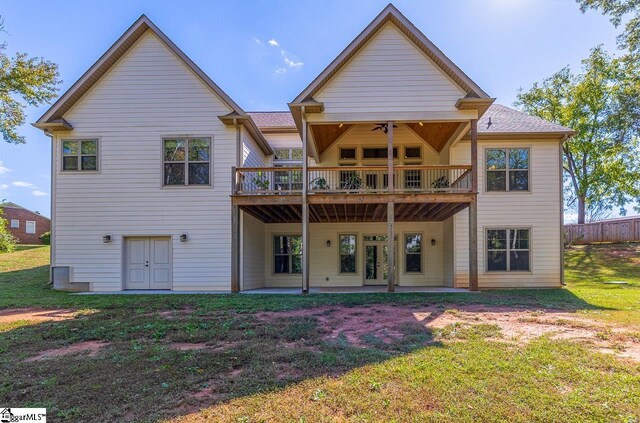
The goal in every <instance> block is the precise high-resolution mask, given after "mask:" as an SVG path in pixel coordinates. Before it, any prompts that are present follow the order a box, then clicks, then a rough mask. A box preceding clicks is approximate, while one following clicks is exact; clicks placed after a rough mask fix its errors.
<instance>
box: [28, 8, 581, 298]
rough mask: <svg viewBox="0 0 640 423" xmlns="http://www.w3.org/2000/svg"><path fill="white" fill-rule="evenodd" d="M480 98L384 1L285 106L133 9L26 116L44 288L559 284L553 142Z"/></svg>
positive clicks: (532, 124)
mask: <svg viewBox="0 0 640 423" xmlns="http://www.w3.org/2000/svg"><path fill="white" fill-rule="evenodd" d="M309 54H311V53H309ZM493 103H494V99H493V98H491V97H490V96H489V95H488V94H487V93H485V92H484V91H483V90H482V89H481V88H480V87H479V86H478V85H477V84H476V83H474V82H473V81H472V80H471V79H470V78H469V77H468V76H467V75H465V74H464V72H463V71H462V70H460V69H459V68H458V67H457V66H456V65H455V64H454V63H453V62H451V60H450V59H448V58H447V57H446V56H445V55H444V54H443V53H442V52H441V51H440V50H439V49H438V48H437V47H436V46H434V45H433V44H432V43H431V41H429V40H428V39H427V38H426V37H425V36H424V35H423V34H422V33H421V32H420V31H419V30H418V29H417V28H416V27H414V26H413V25H412V24H411V22H409V21H408V20H407V19H406V18H405V17H404V16H403V15H402V14H401V13H400V12H399V11H398V10H397V9H396V8H395V7H393V6H392V5H389V6H387V7H386V8H385V9H384V10H383V11H382V12H381V14H380V15H379V16H378V17H376V18H375V20H374V21H373V22H372V23H371V24H370V25H369V26H368V27H367V28H365V29H364V31H363V32H362V33H361V34H360V35H358V37H357V38H356V39H355V40H353V42H351V44H349V45H348V46H347V48H346V49H345V50H344V51H343V52H342V53H340V55H339V56H338V57H337V58H336V59H335V60H334V61H333V62H332V63H331V64H330V65H329V66H328V67H327V68H326V69H325V70H324V71H323V72H322V73H321V74H320V75H318V77H316V78H315V79H314V80H313V82H312V83H311V84H310V85H309V86H308V87H306V88H305V89H304V90H303V91H302V92H301V93H300V95H298V96H297V97H296V98H295V99H293V101H292V102H291V103H289V111H286V112H256V113H247V112H245V111H244V110H243V109H242V108H241V107H240V106H239V105H238V104H236V103H235V102H234V101H233V100H232V99H231V98H229V96H227V95H226V94H225V93H224V92H223V91H222V90H221V89H220V88H219V87H218V86H217V85H216V84H215V83H214V82H213V81H212V80H211V79H210V78H209V77H208V76H207V75H205V74H204V73H203V72H202V70H200V69H199V68H198V67H197V66H196V65H195V64H194V63H193V62H192V61H191V60H190V59H189V58H188V57H187V56H185V54H184V53H182V52H181V51H180V50H179V49H178V47H176V46H175V45H174V44H173V43H172V42H171V41H170V40H169V39H168V38H167V36H166V35H164V34H163V33H162V32H161V31H160V30H159V29H158V28H157V27H156V26H155V25H154V24H153V23H152V22H151V21H150V20H149V19H148V18H147V17H145V16H142V17H141V18H140V19H139V20H138V21H136V22H135V23H134V24H133V26H132V27H131V28H129V30H127V32H126V33H125V34H124V35H123V36H122V37H121V38H120V39H118V40H117V41H116V43H115V44H114V45H113V46H112V47H111V48H110V49H109V50H108V51H107V52H106V53H105V54H104V55H103V56H102V57H101V58H100V59H99V60H98V61H97V62H96V63H95V64H94V65H93V66H92V67H91V68H90V69H89V70H88V71H87V72H86V73H85V74H84V75H83V76H82V77H81V78H80V80H79V81H78V82H76V83H75V84H74V85H73V86H72V87H71V88H70V89H69V91H68V92H67V93H65V94H64V95H63V96H62V97H61V98H60V99H59V100H58V101H57V102H56V103H55V104H54V105H53V106H52V107H51V108H50V110H49V111H47V112H46V113H45V114H44V115H43V116H42V118H40V120H38V122H37V123H36V124H35V126H36V127H38V128H41V129H43V130H44V131H45V132H46V133H47V134H50V135H51V137H52V142H53V150H52V151H53V163H52V169H53V172H52V177H53V186H54V190H53V192H52V200H53V212H52V218H53V222H54V226H53V228H54V229H53V237H52V261H51V263H52V266H53V269H54V272H53V273H54V278H55V277H56V276H55V275H56V274H57V272H59V275H61V276H60V278H62V279H64V281H63V282H65V283H66V282H69V284H70V285H71V286H72V285H73V284H83V286H86V288H87V289H90V290H92V291H119V290H123V289H171V290H176V291H189V290H210V291H216V290H217V291H229V290H231V291H239V290H247V289H255V288H263V287H266V288H269V287H300V288H303V289H304V290H306V289H308V288H309V287H311V288H314V287H347V286H348V287H352V286H363V285H386V286H388V287H389V290H393V289H394V286H396V285H398V286H401V287H402V286H429V287H458V288H466V287H469V288H470V289H472V290H475V289H488V288H516V287H517V288H538V287H560V286H561V283H562V224H563V222H562V189H561V188H562V174H561V165H562V161H561V157H562V156H561V144H562V142H563V141H564V140H565V139H567V138H568V137H569V136H571V135H572V134H573V131H572V130H570V129H567V128H563V127H560V126H558V125H554V124H551V123H548V122H545V121H543V120H541V119H538V118H535V117H531V116H527V115H525V114H523V113H520V112H518V111H515V110H513V109H510V108H508V107H505V106H500V105H496V104H493ZM305 181H308V182H307V183H305ZM67 279H68V280H67ZM58 286H61V285H58ZM65 286H66V285H65Z"/></svg>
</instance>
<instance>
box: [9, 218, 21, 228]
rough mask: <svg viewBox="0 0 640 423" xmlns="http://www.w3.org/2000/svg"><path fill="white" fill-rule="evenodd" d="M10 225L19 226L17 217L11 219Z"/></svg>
mask: <svg viewBox="0 0 640 423" xmlns="http://www.w3.org/2000/svg"><path fill="white" fill-rule="evenodd" d="M11 227H12V228H19V227H20V221H19V220H18V219H11Z"/></svg>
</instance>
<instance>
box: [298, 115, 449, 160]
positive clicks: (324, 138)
mask: <svg viewBox="0 0 640 423" xmlns="http://www.w3.org/2000/svg"><path fill="white" fill-rule="evenodd" d="M370 125H371V128H373V127H374V126H375V124H374V123H371V124H370ZM404 125H407V127H408V128H409V129H411V130H412V131H413V132H414V133H415V134H416V135H417V136H418V137H420V138H422V140H423V141H424V142H426V143H427V144H429V145H430V146H431V147H433V148H434V149H435V150H436V151H437V152H441V151H442V149H443V148H444V146H445V145H446V144H447V142H448V141H449V139H451V137H452V136H453V135H454V134H455V132H456V130H457V129H458V127H459V126H460V125H461V123H460V122H423V123H422V124H420V123H418V122H415V123H405V124H404ZM352 126H353V124H347V123H344V124H323V125H318V124H316V125H311V126H310V129H311V132H312V133H313V139H314V140H315V143H316V146H317V147H318V154H319V155H322V153H324V152H325V151H326V150H327V149H328V148H329V147H331V145H333V143H334V142H336V141H337V140H338V138H340V137H341V136H342V135H344V134H345V133H346V132H347V131H348V130H349V128H351V127H352Z"/></svg>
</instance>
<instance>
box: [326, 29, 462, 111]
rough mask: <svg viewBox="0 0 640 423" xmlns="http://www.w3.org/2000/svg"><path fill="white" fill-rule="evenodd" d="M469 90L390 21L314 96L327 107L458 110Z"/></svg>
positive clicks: (386, 109) (345, 108)
mask: <svg viewBox="0 0 640 423" xmlns="http://www.w3.org/2000/svg"><path fill="white" fill-rule="evenodd" d="M465 94H466V93H465V92H464V91H463V90H462V89H461V88H460V87H458V86H457V84H456V83H455V82H453V80H451V79H450V78H449V77H448V76H447V75H445V73H444V72H442V70H441V69H440V68H439V67H438V66H437V65H436V64H435V63H433V62H432V61H431V59H429V58H428V57H427V56H426V55H425V54H424V53H423V52H422V51H421V50H419V49H418V48H417V47H416V46H415V44H413V42H411V41H410V40H409V39H408V38H407V37H406V36H405V35H404V34H403V33H401V32H400V31H399V30H398V28H397V27H396V26H395V25H394V24H393V23H391V22H389V23H387V24H386V25H385V26H383V27H382V28H381V29H380V30H379V31H378V33H377V34H376V35H375V36H374V37H373V38H372V39H371V40H369V41H368V42H367V44H366V45H365V46H364V47H363V48H362V49H361V50H360V51H359V52H358V53H357V54H356V55H355V56H354V57H353V58H351V60H350V61H349V62H348V63H347V64H346V65H345V66H344V67H343V68H342V69H341V70H340V71H339V72H338V73H337V74H336V75H335V76H334V77H333V78H332V79H331V80H330V81H329V82H328V83H327V84H326V85H325V86H324V87H322V89H321V90H320V91H319V92H318V93H317V94H316V95H315V96H314V98H315V99H316V100H318V101H321V102H324V103H325V112H328V113H340V112H363V111H367V112H384V111H394V112H416V111H438V112H440V111H447V112H457V110H456V108H455V103H456V100H458V99H459V98H460V97H464V96H465Z"/></svg>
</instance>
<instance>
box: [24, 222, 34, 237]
mask: <svg viewBox="0 0 640 423" xmlns="http://www.w3.org/2000/svg"><path fill="white" fill-rule="evenodd" d="M25 233H28V234H35V233H36V222H35V221H33V220H27V223H26V225H25Z"/></svg>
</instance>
